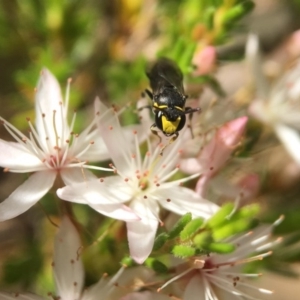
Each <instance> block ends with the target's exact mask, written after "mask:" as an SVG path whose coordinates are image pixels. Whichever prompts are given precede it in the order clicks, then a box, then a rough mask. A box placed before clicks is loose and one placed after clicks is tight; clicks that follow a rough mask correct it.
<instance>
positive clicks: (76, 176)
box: [60, 167, 97, 185]
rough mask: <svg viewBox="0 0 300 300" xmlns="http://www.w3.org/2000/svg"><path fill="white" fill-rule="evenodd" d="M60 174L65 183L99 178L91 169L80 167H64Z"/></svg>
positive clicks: (69, 183)
mask: <svg viewBox="0 0 300 300" xmlns="http://www.w3.org/2000/svg"><path fill="white" fill-rule="evenodd" d="M60 176H61V178H62V180H63V182H64V184H65V185H71V184H74V183H81V182H86V181H88V180H92V179H96V178H97V177H96V176H95V175H94V174H93V173H92V172H91V171H89V170H87V169H83V168H79V167H78V168H65V169H62V170H61V171H60Z"/></svg>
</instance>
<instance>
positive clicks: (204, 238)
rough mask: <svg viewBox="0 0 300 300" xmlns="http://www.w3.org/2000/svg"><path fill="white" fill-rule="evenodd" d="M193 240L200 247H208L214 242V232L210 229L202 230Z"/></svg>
mask: <svg viewBox="0 0 300 300" xmlns="http://www.w3.org/2000/svg"><path fill="white" fill-rule="evenodd" d="M193 242H194V244H195V245H196V246H197V247H198V248H202V249H203V248H205V249H206V248H207V246H208V245H209V244H210V243H212V242H213V237H212V233H211V232H208V231H204V232H201V233H199V234H197V235H196V236H195V237H194V239H193Z"/></svg>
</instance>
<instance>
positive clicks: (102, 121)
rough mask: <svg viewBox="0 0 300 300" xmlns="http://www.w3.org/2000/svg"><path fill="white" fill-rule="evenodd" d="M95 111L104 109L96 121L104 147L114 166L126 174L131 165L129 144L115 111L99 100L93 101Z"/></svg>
mask: <svg viewBox="0 0 300 300" xmlns="http://www.w3.org/2000/svg"><path fill="white" fill-rule="evenodd" d="M95 109H96V111H99V112H101V114H102V111H105V114H104V116H102V117H101V118H99V121H98V123H97V125H98V128H99V130H100V135H101V136H102V138H103V140H104V142H105V144H106V147H107V149H108V151H109V153H110V156H111V159H112V160H113V162H114V165H115V167H116V168H117V169H118V170H119V171H120V172H121V173H123V174H127V173H128V170H130V167H131V159H130V158H131V156H132V154H133V153H132V151H131V149H130V148H131V146H130V143H128V139H126V136H125V134H124V132H123V130H122V128H121V125H120V123H119V120H118V118H117V115H116V113H115V112H114V111H113V110H112V109H108V108H107V107H106V106H105V105H104V104H103V103H102V102H100V100H98V101H95Z"/></svg>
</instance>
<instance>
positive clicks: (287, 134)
mask: <svg viewBox="0 0 300 300" xmlns="http://www.w3.org/2000/svg"><path fill="white" fill-rule="evenodd" d="M274 129H275V132H276V133H277V136H278V138H279V139H280V140H281V142H282V144H283V145H284V146H285V148H286V150H287V151H288V153H289V154H290V155H291V157H292V158H293V159H294V160H295V162H296V163H297V164H298V165H300V135H299V133H298V132H297V131H296V130H295V129H293V128H290V127H287V126H285V125H283V124H280V125H277V126H275V128H274Z"/></svg>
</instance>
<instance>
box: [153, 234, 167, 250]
mask: <svg viewBox="0 0 300 300" xmlns="http://www.w3.org/2000/svg"><path fill="white" fill-rule="evenodd" d="M168 239H169V234H167V233H166V232H162V233H161V234H159V235H158V236H157V237H156V238H155V241H154V246H153V251H156V250H159V249H160V248H161V247H163V246H164V244H165V243H166V241H167V240H168Z"/></svg>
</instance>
